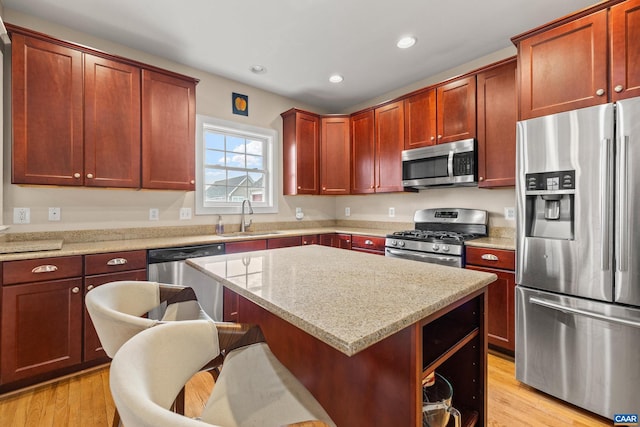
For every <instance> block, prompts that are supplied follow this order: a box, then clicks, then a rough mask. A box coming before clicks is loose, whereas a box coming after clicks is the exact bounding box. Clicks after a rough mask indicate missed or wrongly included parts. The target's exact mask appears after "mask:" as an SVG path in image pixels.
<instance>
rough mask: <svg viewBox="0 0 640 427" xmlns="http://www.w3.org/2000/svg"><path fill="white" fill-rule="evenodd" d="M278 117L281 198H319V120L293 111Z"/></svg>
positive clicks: (313, 115) (310, 115) (314, 116)
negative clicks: (315, 195)
mask: <svg viewBox="0 0 640 427" xmlns="http://www.w3.org/2000/svg"><path fill="white" fill-rule="evenodd" d="M281 116H282V131H283V135H282V144H283V150H282V158H283V163H284V164H283V166H282V168H283V178H282V179H283V194H284V195H295V194H318V192H319V189H320V185H319V171H318V164H319V156H320V118H319V117H318V116H316V115H315V114H311V113H307V112H305V111H300V110H296V109H292V110H289V111H286V112H284V113H282V114H281Z"/></svg>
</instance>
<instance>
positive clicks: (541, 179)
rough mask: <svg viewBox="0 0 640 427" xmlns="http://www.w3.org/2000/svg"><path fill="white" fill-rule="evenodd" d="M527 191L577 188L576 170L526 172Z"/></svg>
mask: <svg viewBox="0 0 640 427" xmlns="http://www.w3.org/2000/svg"><path fill="white" fill-rule="evenodd" d="M526 181H527V191H561V190H575V188H576V171H573V170H569V171H555V172H542V173H528V174H526Z"/></svg>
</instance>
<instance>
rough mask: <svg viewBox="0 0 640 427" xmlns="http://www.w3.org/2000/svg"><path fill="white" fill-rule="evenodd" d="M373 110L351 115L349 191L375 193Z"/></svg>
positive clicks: (353, 192)
mask: <svg viewBox="0 0 640 427" xmlns="http://www.w3.org/2000/svg"><path fill="white" fill-rule="evenodd" d="M374 134H375V125H374V114H373V110H367V111H363V112H360V113H357V114H354V115H352V116H351V193H352V194H366V193H375V179H376V178H375V177H376V175H375V163H374V161H375V139H374Z"/></svg>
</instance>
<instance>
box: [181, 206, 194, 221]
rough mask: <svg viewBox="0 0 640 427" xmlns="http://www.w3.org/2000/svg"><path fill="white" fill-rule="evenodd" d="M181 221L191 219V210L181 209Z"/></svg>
mask: <svg viewBox="0 0 640 427" xmlns="http://www.w3.org/2000/svg"><path fill="white" fill-rule="evenodd" d="M180 219H191V208H180Z"/></svg>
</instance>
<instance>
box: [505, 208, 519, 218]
mask: <svg viewBox="0 0 640 427" xmlns="http://www.w3.org/2000/svg"><path fill="white" fill-rule="evenodd" d="M504 219H511V220H514V219H516V208H504Z"/></svg>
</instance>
